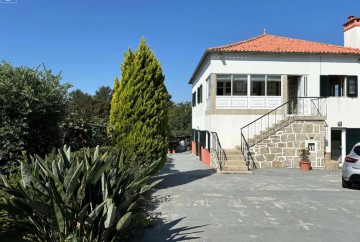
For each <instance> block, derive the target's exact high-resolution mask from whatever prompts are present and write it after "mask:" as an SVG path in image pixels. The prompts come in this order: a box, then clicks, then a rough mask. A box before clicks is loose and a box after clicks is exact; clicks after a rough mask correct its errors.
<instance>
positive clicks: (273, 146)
mask: <svg viewBox="0 0 360 242" xmlns="http://www.w3.org/2000/svg"><path fill="white" fill-rule="evenodd" d="M324 140H325V127H324V121H322V120H321V121H319V120H300V121H294V122H293V123H291V124H289V125H288V126H286V127H284V128H283V129H281V130H279V131H277V132H276V133H274V134H273V135H271V136H269V137H268V138H266V139H264V140H263V141H262V142H261V143H258V144H256V145H255V146H254V147H252V148H251V149H250V151H251V153H252V155H253V158H254V160H255V162H256V166H257V167H258V168H266V167H274V168H276V167H299V160H300V158H299V149H301V148H304V147H305V145H306V143H307V142H312V143H315V146H316V151H313V152H311V154H310V161H311V164H312V167H324V152H325V148H324V147H325V146H324Z"/></svg>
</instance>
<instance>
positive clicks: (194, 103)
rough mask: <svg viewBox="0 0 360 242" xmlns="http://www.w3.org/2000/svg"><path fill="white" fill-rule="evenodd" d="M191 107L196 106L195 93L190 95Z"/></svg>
mask: <svg viewBox="0 0 360 242" xmlns="http://www.w3.org/2000/svg"><path fill="white" fill-rule="evenodd" d="M192 106H193V107H195V106H196V92H193V94H192Z"/></svg>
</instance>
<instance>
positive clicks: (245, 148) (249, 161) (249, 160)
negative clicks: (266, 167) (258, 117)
mask: <svg viewBox="0 0 360 242" xmlns="http://www.w3.org/2000/svg"><path fill="white" fill-rule="evenodd" d="M240 150H241V154H243V156H244V159H245V164H246V166H247V167H248V169H249V170H253V169H256V164H255V162H254V158H253V156H252V155H251V152H250V146H249V144H248V142H247V141H246V139H245V136H244V135H243V134H242V133H241V146H240Z"/></svg>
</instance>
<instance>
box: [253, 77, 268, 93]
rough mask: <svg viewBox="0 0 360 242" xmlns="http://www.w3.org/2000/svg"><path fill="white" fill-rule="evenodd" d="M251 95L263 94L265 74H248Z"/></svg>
mask: <svg viewBox="0 0 360 242" xmlns="http://www.w3.org/2000/svg"><path fill="white" fill-rule="evenodd" d="M250 92H251V96H265V75H251V76H250Z"/></svg>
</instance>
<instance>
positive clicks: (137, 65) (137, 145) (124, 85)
mask: <svg viewBox="0 0 360 242" xmlns="http://www.w3.org/2000/svg"><path fill="white" fill-rule="evenodd" d="M124 57H125V58H124V62H123V64H122V65H121V71H122V73H121V80H120V81H118V79H116V80H115V83H114V94H113V97H112V101H111V110H110V128H109V132H110V134H111V135H112V137H113V138H114V140H115V141H116V143H117V144H118V145H119V146H121V147H123V148H124V150H125V152H126V154H127V156H128V157H130V156H132V155H135V156H136V157H137V160H139V161H140V162H142V163H149V162H152V161H154V160H157V159H159V158H161V159H163V162H165V158H166V151H167V146H168V105H169V104H168V103H169V94H168V92H167V90H166V87H165V84H164V79H165V76H164V75H163V72H162V69H161V65H160V63H159V61H158V60H157V58H156V57H155V54H154V52H153V51H152V50H151V49H150V47H149V46H148V45H147V44H146V42H145V39H144V38H142V39H141V41H140V44H139V46H138V49H137V50H136V51H135V52H133V51H131V50H129V51H128V52H126V53H125V54H124Z"/></svg>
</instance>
